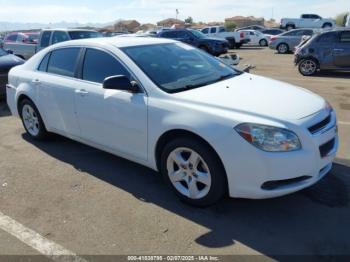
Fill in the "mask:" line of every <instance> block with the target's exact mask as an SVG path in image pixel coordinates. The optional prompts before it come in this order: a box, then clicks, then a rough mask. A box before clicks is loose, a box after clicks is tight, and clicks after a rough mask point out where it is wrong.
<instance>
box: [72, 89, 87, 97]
mask: <svg viewBox="0 0 350 262" xmlns="http://www.w3.org/2000/svg"><path fill="white" fill-rule="evenodd" d="M75 93H76V94H79V95H81V96H86V95H87V94H89V92H88V91H86V90H85V89H80V90H75Z"/></svg>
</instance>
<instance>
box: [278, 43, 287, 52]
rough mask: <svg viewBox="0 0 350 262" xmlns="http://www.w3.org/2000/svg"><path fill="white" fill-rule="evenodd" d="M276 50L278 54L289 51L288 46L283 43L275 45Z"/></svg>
mask: <svg viewBox="0 0 350 262" xmlns="http://www.w3.org/2000/svg"><path fill="white" fill-rule="evenodd" d="M277 51H278V53H279V54H287V53H288V52H289V46H288V45H287V44H285V43H282V44H279V45H278V46H277Z"/></svg>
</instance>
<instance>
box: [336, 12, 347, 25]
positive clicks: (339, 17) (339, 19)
mask: <svg viewBox="0 0 350 262" xmlns="http://www.w3.org/2000/svg"><path fill="white" fill-rule="evenodd" d="M348 14H349V13H342V14H339V15H337V16H336V18H335V21H336V23H337V25H339V26H344V20H345V16H346V15H348Z"/></svg>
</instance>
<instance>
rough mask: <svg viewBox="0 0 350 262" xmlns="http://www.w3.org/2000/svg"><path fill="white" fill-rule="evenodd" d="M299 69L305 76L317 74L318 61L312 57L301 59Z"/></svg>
mask: <svg viewBox="0 0 350 262" xmlns="http://www.w3.org/2000/svg"><path fill="white" fill-rule="evenodd" d="M298 69H299V72H300V74H302V75H303V76H312V75H315V74H316V73H317V70H318V62H317V61H316V60H315V59H312V58H307V59H303V60H301V61H300V63H299V65H298Z"/></svg>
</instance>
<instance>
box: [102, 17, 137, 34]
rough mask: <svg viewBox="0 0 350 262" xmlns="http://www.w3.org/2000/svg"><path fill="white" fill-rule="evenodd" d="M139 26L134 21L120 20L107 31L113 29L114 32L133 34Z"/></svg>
mask: <svg viewBox="0 0 350 262" xmlns="http://www.w3.org/2000/svg"><path fill="white" fill-rule="evenodd" d="M140 26H141V24H140V23H139V22H137V21H136V20H121V21H118V22H116V23H115V24H114V25H113V26H109V27H108V30H111V29H113V31H114V32H133V33H135V32H136V31H138V28H139V27H140Z"/></svg>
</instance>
